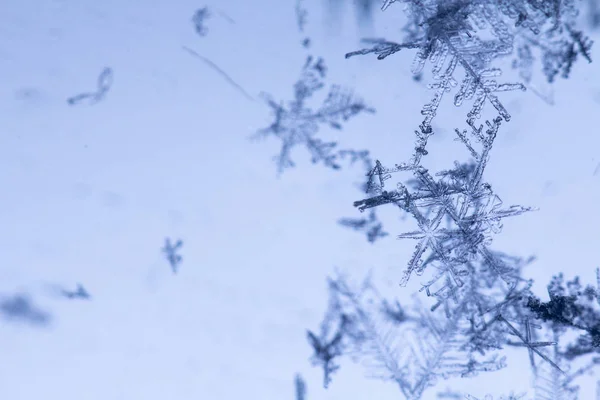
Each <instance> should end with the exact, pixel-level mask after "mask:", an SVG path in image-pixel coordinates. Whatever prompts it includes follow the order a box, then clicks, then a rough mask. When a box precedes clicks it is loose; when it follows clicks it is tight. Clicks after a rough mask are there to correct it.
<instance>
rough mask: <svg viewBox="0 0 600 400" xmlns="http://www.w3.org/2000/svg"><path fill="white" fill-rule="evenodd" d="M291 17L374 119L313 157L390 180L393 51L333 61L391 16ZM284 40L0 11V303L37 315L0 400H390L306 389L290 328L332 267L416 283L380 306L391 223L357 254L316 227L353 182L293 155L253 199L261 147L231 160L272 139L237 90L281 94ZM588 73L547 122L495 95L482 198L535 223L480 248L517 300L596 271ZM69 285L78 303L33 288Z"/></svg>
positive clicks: (514, 360) (286, 77)
mask: <svg viewBox="0 0 600 400" xmlns="http://www.w3.org/2000/svg"><path fill="white" fill-rule="evenodd" d="M305 4H306V6H307V8H308V10H309V20H308V26H307V29H308V33H309V35H310V36H311V37H312V38H313V42H314V44H315V45H314V47H313V50H314V51H315V54H317V55H325V56H326V62H327V65H328V66H329V81H331V82H333V83H340V84H344V85H347V86H351V87H354V88H355V89H356V91H357V92H358V93H359V94H360V95H361V96H362V97H363V98H365V99H366V101H367V103H368V104H369V105H371V106H373V107H375V108H376V109H377V114H376V115H364V116H360V117H358V118H357V119H355V120H352V121H351V122H349V123H348V124H347V125H346V129H345V130H344V131H343V132H331V131H328V130H324V131H323V132H322V135H323V137H324V138H333V139H336V138H337V139H339V141H340V144H341V145H342V147H353V148H357V149H363V148H367V149H369V150H371V152H372V154H373V155H374V156H375V157H377V158H379V159H381V160H382V162H384V164H385V163H387V164H393V163H394V162H399V161H403V160H406V159H407V158H408V157H409V155H410V153H411V151H412V147H413V145H412V143H413V140H414V138H413V133H412V132H413V130H414V128H416V127H417V125H418V124H419V122H420V114H419V110H420V107H421V106H422V105H423V104H424V103H426V102H427V101H428V100H429V98H430V96H431V93H430V92H428V91H427V90H426V88H425V87H424V85H423V84H419V83H416V82H414V81H412V79H410V72H409V71H410V62H411V60H412V57H413V56H414V53H412V52H403V53H400V54H398V55H395V56H394V57H390V58H389V59H387V60H386V61H380V62H378V61H376V60H375V59H374V57H360V58H356V59H351V60H344V58H343V55H344V53H346V52H347V51H351V50H354V49H357V48H358V47H359V46H360V45H359V44H358V41H357V38H358V37H359V36H360V34H368V35H369V36H378V37H386V38H389V39H390V40H394V39H397V38H398V36H397V32H398V28H399V27H401V22H402V10H401V9H400V7H391V8H390V9H389V10H388V11H386V13H384V14H381V13H379V12H376V20H375V23H374V27H375V28H374V31H372V32H364V31H363V32H360V31H359V30H358V29H357V28H356V26H355V24H354V18H353V17H352V16H351V15H350V12H351V11H350V9H348V10H347V11H348V14H347V15H345V16H344V17H343V18H341V19H340V21H339V23H337V25H336V24H334V23H331V21H328V20H327V19H326V12H325V10H324V7H323V4H322V2H321V1H319V0H311V1H306V3H305ZM203 5H208V6H209V7H213V6H214V7H213V8H212V9H213V10H214V11H216V10H219V11H221V12H224V13H226V14H227V15H228V16H229V17H231V18H232V19H233V20H234V21H235V23H234V24H232V23H231V22H229V21H228V20H226V19H225V18H222V17H220V16H219V15H218V13H214V15H213V17H212V18H211V19H209V20H208V21H207V27H208V30H209V32H208V36H206V37H204V38H201V37H198V36H197V35H196V34H195V32H194V30H193V27H192V24H191V22H190V19H191V16H192V14H193V13H194V11H195V10H196V9H197V8H199V7H201V6H203ZM593 36H595V38H596V39H598V35H597V34H595V35H593ZM302 38H303V36H302V35H300V34H299V33H298V32H297V28H296V21H295V15H294V3H293V2H292V1H287V0H286V1H241V0H233V1H228V2H213V3H196V2H192V1H187V0H185V1H166V0H153V1H150V0H148V1H145V2H140V1H132V0H119V1H116V0H108V1H102V2H98V1H89V0H79V1H76V2H75V1H66V0H62V1H58V0H55V1H49V0H36V1H33V0H18V1H17V0H5V1H3V2H1V3H0V77H1V84H0V188H2V194H1V195H0V255H1V260H2V264H1V266H0V293H2V294H3V295H10V294H14V293H27V294H29V296H31V298H32V299H33V301H34V303H35V304H37V305H39V306H40V307H41V308H42V309H44V310H47V311H48V312H50V313H51V314H52V315H53V320H52V324H51V325H50V326H49V327H48V328H44V329H37V328H35V327H31V326H28V325H23V324H14V323H7V322H6V321H4V320H1V321H0V399H2V400H29V399H38V398H44V399H61V400H71V399H73V400H75V399H78V400H79V399H85V400H120V399H127V400H132V399H136V400H137V399H139V400H154V399H161V400H165V399H168V400H175V399H177V400H187V399H210V400H219V399H227V400H229V399H242V398H243V399H261V400H262V399H264V400H267V399H269V400H270V399H278V400H279V399H281V400H283V399H292V398H293V391H294V389H293V378H294V374H295V373H296V372H300V373H302V375H303V376H304V377H305V379H306V381H307V384H308V399H309V400H322V399H330V400H334V399H374V398H377V399H379V400H386V399H397V398H399V396H400V394H399V393H398V391H397V390H396V389H395V388H394V387H393V385H391V384H387V385H386V384H382V383H380V382H376V381H370V380H367V379H365V378H364V377H363V371H362V369H361V368H359V367H358V366H352V365H351V364H349V363H348V364H347V365H345V366H344V367H343V368H342V370H341V372H339V373H337V374H336V375H335V376H334V381H333V384H332V385H331V388H330V389H329V390H328V391H325V390H323V389H322V388H321V382H322V376H321V373H322V372H321V370H320V369H318V368H312V367H311V366H310V365H309V363H308V357H309V356H310V354H311V351H310V348H309V346H308V344H307V342H306V339H305V329H306V328H311V329H315V328H316V327H317V326H318V324H319V322H320V320H321V317H322V313H323V311H324V309H325V306H326V300H327V293H326V285H325V280H324V279H325V277H326V275H328V274H330V273H331V272H332V271H333V269H334V267H339V268H341V269H344V270H347V271H350V272H351V273H352V275H353V276H354V277H355V278H356V279H360V278H362V277H363V276H364V274H365V273H366V271H368V270H369V269H371V268H372V269H373V271H374V273H375V276H376V278H377V279H378V280H379V282H381V283H382V285H383V286H384V290H385V291H386V292H387V293H393V294H398V295H399V296H400V298H401V299H407V298H408V297H409V294H410V292H411V291H414V290H415V289H416V288H417V287H418V286H416V284H417V283H418V282H415V286H414V287H409V288H406V289H400V288H398V287H397V282H398V281H399V277H400V275H401V273H402V270H403V269H404V266H405V265H406V262H407V260H408V257H409V256H410V254H411V251H412V246H413V244H414V243H411V242H410V241H397V240H395V239H394V238H393V237H394V235H395V234H397V233H400V232H403V231H406V229H405V226H404V227H403V222H401V221H399V220H398V218H397V217H398V215H397V213H396V211H394V210H382V212H381V213H380V216H381V219H382V220H383V221H384V223H386V227H387V228H388V230H390V232H391V233H392V235H391V236H390V237H388V238H386V239H384V240H382V241H380V242H378V243H377V244H375V245H369V244H368V243H367V242H366V240H365V238H364V236H362V235H360V234H357V233H354V232H352V231H350V230H347V229H344V228H342V227H339V226H338V225H336V223H335V221H336V220H337V219H338V218H340V217H348V216H355V215H358V212H357V211H356V210H355V209H354V208H353V207H352V202H353V201H354V200H357V199H360V198H362V197H363V195H362V194H361V193H360V192H358V191H357V189H356V188H355V186H354V184H355V183H356V182H358V181H360V180H361V176H360V174H361V173H362V170H360V169H358V168H353V169H352V168H348V169H344V170H343V171H342V172H335V171H330V170H327V169H326V168H324V167H322V166H320V165H316V166H313V165H311V164H310V162H309V161H308V159H309V156H308V155H307V154H306V153H305V152H304V151H302V150H298V151H297V152H295V153H294V159H295V160H296V161H297V164H298V168H297V169H294V170H291V171H288V172H286V173H285V174H284V175H283V176H282V177H281V178H280V179H277V178H276V173H275V165H274V164H273V163H272V161H271V157H272V156H273V155H275V154H276V153H277V151H278V149H279V143H278V142H277V140H276V139H269V140H267V141H265V142H264V143H252V142H250V141H249V140H248V137H249V136H250V135H251V134H252V133H253V132H255V131H256V130H257V129H260V128H262V127H265V126H268V125H269V124H270V123H271V121H272V118H271V115H270V110H269V108H268V107H267V106H266V105H264V104H263V103H262V102H261V101H260V99H259V98H258V94H259V92H261V91H265V92H269V93H272V94H273V95H274V97H275V98H278V99H290V98H291V95H292V84H293V83H294V82H295V81H296V79H297V77H298V74H299V71H300V68H301V66H302V64H303V62H304V58H305V52H304V50H303V49H302V47H301V46H300V41H301V39H302ZM181 46H189V47H190V48H192V49H194V50H196V51H197V52H198V53H200V54H202V55H203V56H205V57H207V58H209V59H211V60H212V61H213V62H214V63H216V64H217V65H219V66H220V67H221V68H222V69H224V70H225V71H226V72H227V73H228V74H229V75H230V76H231V77H232V78H233V79H235V80H236V82H238V83H239V84H240V85H241V86H243V87H244V89H245V90H246V91H247V92H249V93H250V94H251V95H253V96H254V97H255V98H257V101H256V102H252V101H249V100H247V99H246V98H244V97H243V96H241V95H240V94H239V93H238V92H236V91H235V89H233V88H232V87H231V86H229V85H228V84H227V82H225V81H224V80H223V79H222V78H221V77H220V76H219V75H218V74H217V73H216V72H215V71H213V70H211V69H210V68H208V67H207V66H206V65H205V64H203V63H202V62H201V61H199V60H198V59H195V58H193V57H192V56H190V55H189V54H188V53H186V52H184V51H183V50H182V49H181ZM594 54H596V51H595V49H594V52H593V55H594ZM598 65H599V64H597V63H594V64H591V65H587V64H586V63H585V62H583V61H581V60H580V61H579V62H578V63H577V65H576V66H575V67H574V71H573V78H572V79H569V80H567V81H560V82H558V83H557V84H556V85H555V97H556V104H555V105H554V106H549V105H547V104H545V103H543V102H542V101H541V100H540V99H539V98H538V97H536V96H534V95H533V94H532V93H531V92H527V93H525V94H509V95H507V96H505V97H503V99H504V103H505V104H506V106H507V108H508V109H509V111H510V112H511V114H512V115H513V120H512V121H511V122H510V123H509V124H505V125H504V126H503V127H502V129H501V131H500V133H499V135H498V139H497V143H496V145H495V148H494V150H493V153H492V158H491V162H490V164H489V167H488V170H487V180H488V181H489V182H490V183H491V184H492V186H493V187H494V189H495V191H496V192H497V193H498V194H499V195H500V196H501V197H502V199H503V200H504V201H505V203H506V204H507V205H510V204H522V205H531V206H537V207H539V208H540V211H538V212H536V213H531V214H527V215H525V216H521V217H517V218H514V219H510V220H507V221H505V229H504V231H503V232H502V233H501V234H500V235H499V236H498V237H497V238H496V240H495V242H494V246H493V248H494V249H498V250H503V251H506V252H508V253H511V254H516V255H522V256H528V255H532V254H533V255H536V256H537V257H538V260H537V261H536V262H535V263H534V264H533V265H532V266H531V267H529V268H528V269H527V270H526V271H525V274H526V275H527V276H529V277H532V278H534V279H536V280H537V282H536V286H535V287H536V289H537V290H538V291H539V293H540V294H541V295H545V293H544V291H545V285H546V284H547V282H548V280H549V278H550V276H551V275H552V274H555V273H558V272H559V271H564V272H565V273H566V275H567V277H572V276H574V275H575V274H579V275H581V276H582V279H583V280H584V282H590V283H591V282H593V281H594V270H595V268H596V267H597V266H599V265H600V250H598V249H599V248H600V247H599V246H600V212H599V210H598V207H599V205H600V172H597V173H596V175H594V171H595V170H596V169H597V168H599V167H598V165H600V139H599V136H598V134H597V130H598V129H597V119H598V115H599V111H600V104H599V102H600V78H599V77H600V69H599V67H598ZM105 66H108V67H111V68H113V70H114V74H115V76H114V85H113V87H112V88H111V90H110V92H109V93H108V94H107V96H106V98H105V100H104V101H102V102H100V103H98V104H97V105H95V106H92V107H89V106H85V105H81V106H77V107H68V106H67V104H66V99H67V98H68V97H70V96H73V95H75V94H77V93H80V92H82V91H88V90H92V89H94V85H95V82H96V77H97V75H98V74H99V73H100V71H101V70H102V68H104V67H105ZM465 112H466V110H464V109H456V108H454V107H453V106H451V104H450V103H447V104H446V105H445V107H444V108H443V111H441V112H440V115H439V116H438V118H437V120H436V121H437V122H436V124H435V125H434V127H436V128H437V129H439V133H436V135H435V136H434V138H433V139H432V143H431V147H430V149H429V150H430V156H429V157H428V160H427V161H426V164H427V165H428V166H430V167H431V168H432V169H443V168H449V167H451V166H452V162H453V161H454V160H455V159H458V160H466V159H467V157H468V154H467V152H466V151H465V150H464V149H463V148H462V147H461V146H460V145H459V144H456V143H454V142H452V139H453V130H454V128H455V127H459V126H462V125H461V123H462V122H461V121H463V120H464V114H465ZM441 121H448V122H447V123H448V125H446V124H443V125H442V126H441V125H440V124H441ZM442 128H444V129H442ZM599 169H600V168H599ZM165 236H170V237H171V238H174V239H176V238H182V239H183V240H184V242H185V243H184V247H183V250H182V252H181V254H182V255H183V257H184V261H183V264H182V266H181V271H180V274H179V275H177V276H173V275H172V274H171V271H170V269H169V266H168V264H167V262H166V260H165V259H164V257H163V255H162V254H161V253H160V247H161V246H162V245H163V240H164V238H165ZM77 282H81V283H83V284H84V285H85V287H86V288H87V289H88V290H89V291H90V292H91V295H92V296H93V301H91V302H77V301H67V300H65V299H62V298H60V297H58V296H56V295H55V294H54V293H53V291H52V290H51V288H52V287H53V285H64V286H65V287H68V288H74V286H75V284H76V283H77ZM509 362H510V364H509V368H508V369H507V370H505V371H502V372H499V373H497V374H494V375H487V376H486V375H482V376H481V377H479V378H477V379H476V380H474V381H470V382H468V383H465V382H461V383H459V384H457V385H454V386H453V387H455V388H469V390H470V392H471V393H473V394H475V395H478V396H483V395H484V394H485V393H487V392H490V393H501V392H506V391H507V389H508V388H514V389H515V390H520V389H527V388H528V386H529V381H528V379H529V378H528V366H527V363H528V361H527V355H526V352H521V353H515V355H514V356H512V357H511V358H510V359H509ZM583 382H585V385H584V386H583V390H584V391H583V392H582V396H581V398H582V399H588V398H591V393H592V392H591V390H592V389H593V387H594V380H593V379H591V378H589V379H587V380H585V379H584V380H583ZM444 387H446V384H445V383H442V384H440V385H439V386H438V388H439V389H442V388H444ZM434 393H435V390H429V391H428V392H427V393H426V396H425V397H426V398H432V397H433V395H434ZM586 393H587V395H586ZM588 395H589V397H588Z"/></svg>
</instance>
